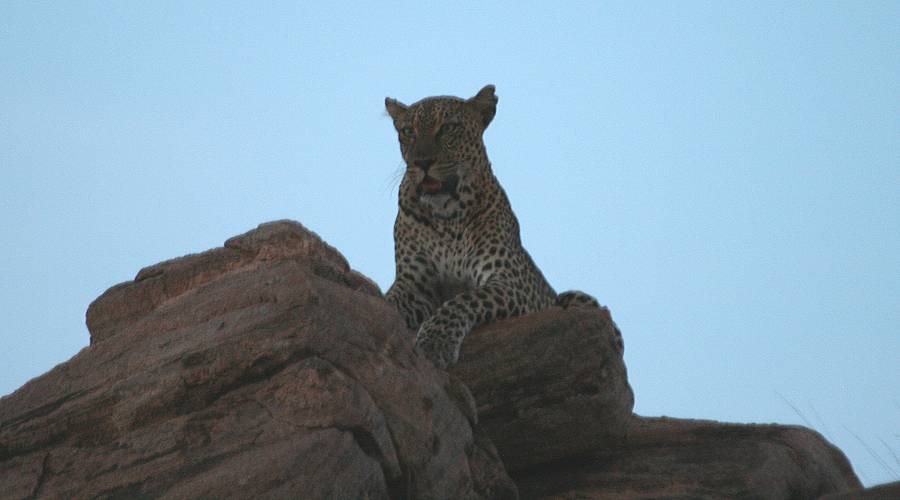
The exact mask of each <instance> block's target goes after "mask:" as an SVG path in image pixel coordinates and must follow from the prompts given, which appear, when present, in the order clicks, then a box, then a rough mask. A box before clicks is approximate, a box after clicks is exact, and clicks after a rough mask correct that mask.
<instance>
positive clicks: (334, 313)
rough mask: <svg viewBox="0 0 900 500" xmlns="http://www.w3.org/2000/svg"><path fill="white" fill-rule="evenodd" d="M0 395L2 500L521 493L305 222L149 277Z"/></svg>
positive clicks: (149, 272)
mask: <svg viewBox="0 0 900 500" xmlns="http://www.w3.org/2000/svg"><path fill="white" fill-rule="evenodd" d="M87 322H88V326H89V329H90V332H91V346H89V347H87V348H85V349H83V350H82V351H81V352H80V353H78V354H77V355H76V356H75V357H73V358H72V359H71V360H69V361H67V362H65V363H62V364H60V365H59V366H57V367H56V368H54V369H53V370H51V371H50V372H48V373H46V374H44V375H43V376H41V377H38V378H36V379H34V380H31V381H30V382H28V383H27V384H26V385H24V386H23V387H22V388H20V389H19V390H17V391H16V392H15V393H13V394H11V395H9V396H6V397H4V398H2V400H0V487H2V491H3V496H4V497H8V498H26V497H31V498H38V497H40V498H44V497H49V498H86V497H120V498H132V497H158V496H161V497H175V498H197V497H203V498H236V497H240V498H272V497H277V498H289V497H293V498H472V499H474V498H515V497H516V487H515V485H514V484H513V483H512V482H511V480H510V479H509V477H508V476H507V474H506V472H505V469H504V467H503V464H502V463H501V462H500V460H499V458H498V456H497V452H496V449H495V448H494V447H493V445H492V444H491V441H490V440H489V439H488V438H487V437H486V436H485V434H484V433H483V432H482V431H481V429H479V428H478V426H477V425H476V424H475V409H474V407H473V406H472V399H471V395H469V394H468V392H467V390H466V389H465V387H464V386H461V385H460V384H459V383H457V382H455V381H452V380H450V378H449V377H448V375H447V374H446V373H445V372H442V371H439V370H436V369H435V368H434V367H433V366H432V365H431V364H430V363H429V362H427V361H425V360H424V358H420V357H419V356H418V355H417V354H416V352H415V351H414V349H413V339H412V337H411V336H410V335H409V332H408V330H407V329H406V327H405V326H404V324H403V322H402V321H401V319H400V317H399V315H398V314H397V313H396V311H394V310H393V308H392V307H391V306H390V305H389V304H387V303H386V302H385V301H384V300H383V299H382V298H381V293H380V291H379V290H378V287H377V286H375V285H374V284H373V283H372V282H370V281H369V280H368V279H366V278H364V277H363V276H362V275H360V274H358V273H356V272H354V271H352V270H351V269H350V267H349V266H348V265H347V262H346V260H344V258H343V257H342V256H341V255H340V254H339V253H338V252H337V251H336V250H335V249H333V248H331V247H330V246H328V245H327V244H325V243H323V242H322V241H321V240H320V239H319V238H318V237H317V236H316V235H315V234H314V233H311V232H309V231H307V230H306V229H304V228H303V227H302V226H300V225H299V224H297V223H293V222H286V221H279V222H275V223H269V224H264V225H261V226H260V227H259V228H258V229H256V230H254V231H250V232H249V233H247V234H244V235H242V236H239V237H236V238H232V239H230V240H228V241H227V242H226V244H225V246H224V247H223V248H217V249H214V250H211V251H208V252H205V253H202V254H199V255H191V256H187V257H183V258H179V259H175V260H172V261H168V262H163V263H161V264H157V265H155V266H151V267H148V268H146V269H143V270H141V271H140V272H139V273H138V275H137V277H136V278H135V280H134V281H131V282H127V283H123V284H121V285H117V286H115V287H113V288H111V289H110V290H109V291H107V292H106V293H104V294H103V295H102V296H101V297H99V298H98V299H97V300H96V301H95V302H94V303H93V304H91V306H90V308H89V310H88V313H87Z"/></svg>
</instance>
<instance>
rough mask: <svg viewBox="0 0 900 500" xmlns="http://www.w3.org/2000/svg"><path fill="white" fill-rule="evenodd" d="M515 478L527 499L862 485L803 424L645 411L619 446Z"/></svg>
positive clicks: (822, 490)
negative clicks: (731, 421) (657, 414)
mask: <svg viewBox="0 0 900 500" xmlns="http://www.w3.org/2000/svg"><path fill="white" fill-rule="evenodd" d="M513 478H514V479H515V480H516V483H517V484H518V486H519V492H520V494H521V496H522V498H603V499H626V498H628V499H631V498H698V499H731V498H759V499H767V500H768V499H801V498H818V497H820V496H822V495H824V494H826V493H831V492H842V491H848V490H851V489H855V488H859V487H860V483H859V479H857V477H856V475H855V474H854V473H853V469H852V468H851V467H850V463H849V462H848V461H847V458H846V457H845V456H844V454H843V453H841V451H840V450H838V449H837V448H835V447H834V446H832V445H831V444H830V443H828V442H827V441H826V440H825V439H824V438H823V437H822V436H820V435H819V434H818V433H816V432H814V431H811V430H809V429H806V428H803V427H794V426H783V425H741V424H725V423H720V422H709V421H701V420H681V419H672V418H665V417H663V418H645V417H638V416H635V417H634V418H633V419H632V421H631V423H630V424H629V426H628V429H627V437H626V438H625V439H624V440H622V441H621V442H620V443H618V444H617V445H609V446H607V447H604V448H598V449H596V450H594V451H593V452H591V453H586V454H583V455H580V456H573V457H570V458H568V459H565V460H561V461H557V462H555V463H552V464H543V465H541V466H538V467H532V468H530V469H526V470H520V471H516V472H515V473H514V474H513ZM839 498H840V497H839ZM853 498H855V497H853Z"/></svg>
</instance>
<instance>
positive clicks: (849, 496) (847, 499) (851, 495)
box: [819, 481, 900, 500]
mask: <svg viewBox="0 0 900 500" xmlns="http://www.w3.org/2000/svg"><path fill="white" fill-rule="evenodd" d="M891 498H893V499H897V498H900V481H894V482H893V483H886V484H879V485H877V486H873V487H871V488H866V489H864V490H863V489H860V490H853V491H847V492H844V493H830V494H828V495H825V496H823V497H821V498H820V499H819V500H888V499H891Z"/></svg>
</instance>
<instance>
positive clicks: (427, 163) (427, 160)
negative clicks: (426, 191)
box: [413, 158, 434, 172]
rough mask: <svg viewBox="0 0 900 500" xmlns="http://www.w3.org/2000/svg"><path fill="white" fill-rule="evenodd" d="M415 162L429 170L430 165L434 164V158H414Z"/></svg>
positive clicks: (416, 164)
mask: <svg viewBox="0 0 900 500" xmlns="http://www.w3.org/2000/svg"><path fill="white" fill-rule="evenodd" d="M413 164H415V166H417V167H419V168H421V169H422V170H424V171H426V172H427V171H428V167H430V166H432V165H434V158H419V159H417V160H413Z"/></svg>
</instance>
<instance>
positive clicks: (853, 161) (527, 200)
mask: <svg viewBox="0 0 900 500" xmlns="http://www.w3.org/2000/svg"><path fill="white" fill-rule="evenodd" d="M898 20H900V3H897V2H887V1H885V2H865V3H842V2H820V3H816V4H800V3H797V4H795V3H790V4H785V3H780V2H759V3H753V4H746V5H741V4H721V3H717V2H693V1H692V2H685V3H679V4H677V5H670V4H667V3H664V2H647V3H641V4H631V3H624V2H584V3H577V4H576V3H573V4H569V5H568V6H566V8H561V7H559V6H551V5H547V6H544V5H537V4H535V5H531V4H524V5H523V4H516V5H515V7H514V8H513V7H510V6H508V5H505V4H503V3H497V4H492V5H484V4H477V3H461V4H458V5H455V6H452V7H451V6H449V5H443V4H439V3H423V2H408V3H397V4H390V5H383V6H374V5H368V4H361V3H333V4H327V5H325V4H322V5H318V4H315V5H313V4H309V5H298V4H293V3H289V2H274V3H270V4H266V5H264V6H263V5H252V6H250V5H248V6H229V7H225V6H222V5H220V4H217V3H213V2H196V3H191V4H190V5H183V4H180V3H177V2H154V3H152V4H142V3H137V2H134V3H132V2H122V3H100V2H97V3H90V4H89V5H76V4H35V3H26V2H8V3H4V4H2V5H0V62H2V64H0V171H2V174H3V182H0V208H2V210H0V224H2V227H3V228H4V231H3V232H2V233H0V245H2V250H3V254H4V255H5V256H6V258H5V259H2V260H0V276H3V283H4V285H3V286H2V287H0V304H2V306H0V312H2V313H3V315H4V318H5V319H6V329H5V332H4V333H3V340H4V344H5V346H6V349H4V350H3V351H2V352H0V367H2V368H0V394H2V395H5V394H8V393H11V392H13V391H14V390H16V389H17V388H18V387H20V386H21V385H22V384H24V383H25V382H26V381H27V380H29V379H31V378H33V377H36V376H39V375H41V374H42V373H45V372H47V371H49V370H50V369H51V368H52V367H53V366H55V365H56V364H58V363H61V362H64V361H65V360H67V359H69V358H71V357H72V356H74V355H75V354H77V353H78V352H79V351H80V350H81V349H83V348H85V347H86V346H87V345H88V333H87V329H86V327H85V324H84V314H85V311H86V309H87V306H88V304H89V303H90V302H91V301H92V300H93V299H95V298H96V297H98V296H99V295H100V294H101V293H103V292H104V291H105V290H106V289H107V288H109V287H111V286H113V285H115V284H117V283H120V282H123V281H128V280H131V279H133V278H134V276H135V274H136V273H137V272H138V270H139V269H141V268H142V267H145V266H149V265H152V264H155V263H157V262H160V261H164V260H168V259H171V258H175V257H179V256H181V255H185V254H188V253H197V252H202V251H205V250H208V249H210V248H214V247H217V246H221V245H222V244H223V242H224V241H225V240H226V239H228V238H229V237H232V236H235V235H237V234H241V233H243V232H246V231H248V230H250V229H252V228H255V227H256V226H257V225H258V224H260V223H263V222H267V221H272V220H278V219H292V220H297V221H299V222H301V223H302V224H303V225H304V226H306V227H307V228H309V229H310V230H312V231H315V232H316V233H317V234H319V235H320V236H321V237H322V238H323V239H324V240H325V241H326V242H328V243H329V244H330V245H332V246H334V247H335V248H337V249H338V250H339V251H340V252H341V253H342V254H343V255H344V256H345V257H346V258H347V259H348V261H349V262H350V265H351V266H352V267H353V268H354V269H356V270H358V271H360V272H362V273H363V274H365V275H366V276H369V277H370V278H372V279H373V280H374V281H375V282H376V283H378V285H379V286H380V287H381V289H382V291H385V290H387V288H388V287H389V286H390V284H391V282H392V280H393V272H394V267H393V240H392V225H393V219H394V216H395V214H396V204H397V200H396V190H397V184H398V182H399V174H400V173H402V170H403V164H402V160H401V158H400V153H399V150H398V148H397V139H396V135H395V132H394V130H393V128H392V126H391V123H390V119H389V118H388V117H387V115H386V113H385V112H384V98H385V97H386V96H390V97H394V98H396V99H399V100H400V101H402V102H405V103H407V104H408V103H411V102H414V101H416V100H418V99H421V98H423V97H426V96H430V95H457V96H460V97H469V96H471V95H474V94H475V93H476V92H477V91H478V90H479V89H480V88H481V87H483V86H484V85H485V84H488V83H492V84H494V85H496V88H497V90H496V92H497V95H498V96H499V103H498V109H497V115H496V117H495V119H494V121H493V122H492V123H491V125H490V127H489V128H488V129H487V131H486V132H485V143H486V146H487V150H488V155H489V157H490V159H491V161H492V164H493V169H494V173H495V174H496V176H497V177H498V179H499V180H500V183H501V184H502V185H503V187H504V189H505V190H506V192H507V194H508V196H509V198H510V201H511V203H512V206H513V209H514V211H515V213H516V215H517V217H518V219H519V223H520V226H521V231H522V239H523V243H524V246H525V248H526V249H527V250H528V251H529V253H530V254H531V256H532V257H533V258H534V260H535V262H536V263H537V265H538V266H539V267H540V268H541V270H542V271H543V273H544V274H545V276H546V277H547V278H548V280H549V281H550V283H551V284H552V285H553V287H554V288H555V289H556V290H557V291H563V290H569V289H581V290H584V291H586V292H588V293H591V294H592V295H594V296H596V297H597V298H598V300H599V301H600V302H601V303H603V304H605V305H607V306H608V307H609V308H610V310H611V312H612V315H613V318H614V319H615V321H616V322H617V324H618V326H619V327H620V329H621V330H622V333H623V336H624V341H625V360H626V365H627V367H628V375H629V381H630V383H631V385H632V388H633V389H634V393H635V411H636V412H637V413H639V414H642V415H648V416H654V415H668V416H673V417H681V418H700V419H711V420H721V421H731V422H762V423H769V422H773V423H781V424H797V425H804V426H808V427H811V428H813V429H815V430H817V431H818V432H820V433H821V434H823V435H824V436H825V437H826V438H827V439H828V440H829V441H830V442H832V443H834V444H835V445H836V446H838V447H839V448H841V450H843V451H844V452H845V454H847V456H848V457H849V459H850V460H851V462H852V464H853V467H854V470H855V471H856V473H857V474H858V475H859V477H860V479H861V480H862V481H863V482H864V484H866V485H873V484H878V483H883V482H888V481H897V480H900V459H898V458H897V457H898V456H900V425H898V422H900V389H898V387H900V331H898V325H900V140H898V138H900V120H898V119H897V118H898V115H897V111H898V106H897V104H898V103H900V57H898V56H897V50H896V47H897V45H898V41H900V22H898Z"/></svg>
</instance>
